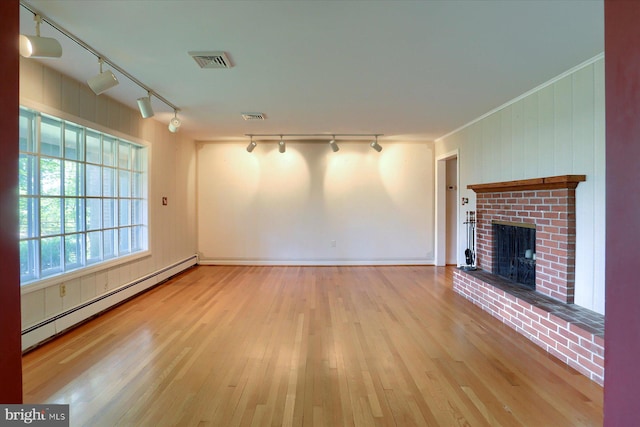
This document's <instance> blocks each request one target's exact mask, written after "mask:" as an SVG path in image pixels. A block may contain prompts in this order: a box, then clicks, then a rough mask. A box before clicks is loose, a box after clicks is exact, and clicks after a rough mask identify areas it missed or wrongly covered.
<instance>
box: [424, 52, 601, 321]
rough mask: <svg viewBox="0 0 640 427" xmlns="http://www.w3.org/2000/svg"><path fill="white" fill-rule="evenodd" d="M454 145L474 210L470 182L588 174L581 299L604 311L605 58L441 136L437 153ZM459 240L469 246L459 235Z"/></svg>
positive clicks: (580, 218) (582, 213) (580, 193)
mask: <svg viewBox="0 0 640 427" xmlns="http://www.w3.org/2000/svg"><path fill="white" fill-rule="evenodd" d="M454 149H459V150H460V156H459V158H458V165H459V168H460V197H469V201H470V202H471V204H470V205H468V206H469V208H468V209H469V210H474V209H475V200H476V199H475V193H474V192H473V191H471V190H467V189H466V187H467V185H469V184H480V183H490V182H499V181H510V180H517V179H526V178H537V177H545V176H554V175H566V174H585V175H586V176H587V180H586V182H582V183H580V184H579V185H578V187H577V190H576V210H577V213H576V215H577V230H576V243H577V250H576V295H575V302H576V304H578V305H581V306H583V307H586V308H589V309H592V310H594V311H597V312H599V313H604V261H605V259H604V257H605V252H604V237H605V236H604V230H605V110H604V59H603V58H602V57H598V58H595V59H594V60H592V61H589V62H588V63H586V64H583V65H581V66H579V67H576V69H574V70H571V71H570V72H568V73H566V74H565V75H563V76H560V77H559V78H558V79H554V81H552V82H549V84H547V85H543V86H542V87H540V88H538V89H537V90H534V91H532V92H531V93H528V94H526V96H524V97H521V98H519V99H518V100H516V101H514V102H513V103H510V104H508V105H506V106H505V107H504V108H501V109H499V110H498V111H495V112H493V113H491V114H489V115H487V116H485V117H483V118H481V119H479V120H478V121H476V122H473V123H472V124H470V125H469V126H466V127H463V128H461V129H460V130H458V131H456V132H454V133H452V134H450V135H448V136H445V137H444V138H441V139H439V140H438V141H436V144H435V150H436V157H437V156H438V155H441V154H442V153H447V152H450V151H452V150H454ZM462 216H463V215H462ZM462 229H463V228H462V224H460V227H459V230H462ZM462 234H464V233H462ZM460 237H462V236H460ZM458 247H459V248H460V249H459V251H462V250H464V243H463V242H460V240H459V244H458ZM459 253H460V252H459ZM460 259H462V258H460Z"/></svg>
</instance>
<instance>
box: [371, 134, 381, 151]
mask: <svg viewBox="0 0 640 427" xmlns="http://www.w3.org/2000/svg"><path fill="white" fill-rule="evenodd" d="M369 145H370V146H371V148H373V149H374V150H376V151H377V152H378V153H379V152H381V151H382V147H381V146H380V144H378V137H377V136H376V140H375V141H372V142H371V144H369Z"/></svg>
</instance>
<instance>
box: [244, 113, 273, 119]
mask: <svg viewBox="0 0 640 427" xmlns="http://www.w3.org/2000/svg"><path fill="white" fill-rule="evenodd" d="M242 118H243V119H245V120H266V119H267V117H266V116H265V115H264V113H242Z"/></svg>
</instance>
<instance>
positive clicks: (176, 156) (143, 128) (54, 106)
mask: <svg viewBox="0 0 640 427" xmlns="http://www.w3.org/2000/svg"><path fill="white" fill-rule="evenodd" d="M20 97H21V103H22V104H23V105H27V106H31V107H34V106H35V107H38V108H40V109H43V110H46V112H49V113H52V114H55V115H57V116H58V117H61V118H63V119H67V120H71V121H76V122H79V123H80V124H83V125H89V126H94V127H95V128H96V129H98V130H104V131H107V132H112V133H113V134H115V135H118V136H124V137H127V136H129V137H131V138H135V139H138V140H143V141H145V142H147V143H148V144H149V147H150V150H149V152H150V157H151V161H150V170H149V173H150V184H149V221H150V229H149V237H150V252H151V254H150V255H149V256H146V257H143V258H140V259H137V260H135V261H131V262H126V263H124V264H122V263H121V264H117V265H109V266H108V267H105V268H100V269H98V270H96V271H92V272H91V273H89V274H75V275H74V276H73V277H72V278H70V279H69V278H66V279H65V280H64V281H60V282H58V281H54V282H51V281H48V285H47V286H46V287H44V288H40V289H38V286H35V288H36V289H35V290H34V287H31V286H29V287H26V288H23V294H22V327H23V330H25V329H27V328H29V327H31V326H33V325H36V324H39V323H40V322H43V321H47V320H49V319H52V318H54V317H56V316H57V315H59V314H60V313H65V312H67V311H68V310H70V309H73V308H74V307H75V308H77V307H79V306H81V305H83V304H84V303H86V302H89V301H94V300H96V299H98V298H100V297H101V296H104V295H105V294H107V293H109V292H111V291H113V290H115V289H117V288H119V287H122V286H123V285H127V284H130V283H132V282H135V281H138V280H140V279H141V278H145V277H148V276H153V277H151V278H150V279H148V280H146V281H145V283H144V286H150V285H152V284H154V283H157V282H158V281H160V280H162V279H163V278H165V277H166V276H167V275H168V274H170V273H171V272H174V273H175V272H176V269H177V270H179V269H180V268H184V266H185V265H186V264H193V263H195V257H194V255H195V253H196V229H195V225H196V221H195V218H196V212H195V206H196V203H195V170H196V159H195V142H194V141H192V140H190V139H189V138H187V137H186V136H184V135H182V134H180V133H177V134H172V133H170V132H169V131H168V130H167V127H166V124H165V123H161V122H158V121H156V120H153V119H147V120H143V119H142V118H141V117H140V114H139V112H138V111H137V110H133V109H130V108H128V107H126V106H124V105H122V104H119V103H117V102H115V101H113V100H112V99H110V98H108V97H107V96H106V95H100V96H95V95H94V94H93V92H91V90H90V89H89V88H88V87H87V85H86V84H85V83H84V82H77V81H75V80H73V79H70V78H68V77H66V76H64V75H61V74H60V73H58V72H56V71H54V70H52V69H50V68H47V67H45V66H43V65H42V64H41V63H39V62H36V61H33V60H28V59H23V58H21V62H20ZM163 196H166V197H168V200H169V204H168V206H162V205H161V198H162V197H163ZM190 257H194V258H193V261H187V262H186V264H185V262H184V261H185V260H187V259H189V258H190ZM176 264H180V266H178V267H174V268H170V269H168V270H167V271H164V270H165V269H167V268H168V267H171V266H174V265H176ZM158 273H161V274H158ZM60 283H64V284H65V285H66V296H64V297H61V296H60V291H59V284H60ZM139 288H140V287H139ZM131 292H133V290H130V291H129V293H131ZM105 300H106V299H105ZM111 300H114V298H111ZM114 301H115V300H114ZM101 308H102V309H104V308H107V306H105V304H104V302H103V303H102V304H101ZM84 312H85V313H86V312H88V311H87V310H85V311H84ZM76 320H82V319H78V316H76ZM72 323H73V322H72ZM62 324H63V325H65V326H67V327H68V326H69V322H66V323H65V322H63V323H62ZM59 329H60V325H58V326H55V325H53V324H50V325H47V326H46V327H43V329H42V330H41V331H39V332H38V331H35V332H34V333H33V334H31V335H30V336H28V337H26V338H25V336H23V347H29V346H31V345H33V344H35V343H37V342H38V341H39V340H40V339H44V338H46V337H47V336H49V335H51V334H52V333H56V332H59Z"/></svg>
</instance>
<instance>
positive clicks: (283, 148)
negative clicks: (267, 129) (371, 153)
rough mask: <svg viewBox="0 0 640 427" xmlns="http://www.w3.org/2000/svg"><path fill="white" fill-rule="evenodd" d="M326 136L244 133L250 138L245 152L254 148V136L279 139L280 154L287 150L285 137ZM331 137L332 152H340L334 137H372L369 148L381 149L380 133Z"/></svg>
mask: <svg viewBox="0 0 640 427" xmlns="http://www.w3.org/2000/svg"><path fill="white" fill-rule="evenodd" d="M327 135H328V134H326V133H281V134H278V133H245V136H248V137H249V138H250V142H249V145H248V146H247V151H248V152H249V153H251V152H252V151H253V149H254V148H255V147H256V143H255V141H254V140H253V138H254V137H256V136H266V137H275V136H277V137H280V139H279V140H277V141H278V151H280V152H281V153H284V152H285V151H286V150H287V147H286V144H285V142H284V137H285V136H302V137H310V136H320V137H325V138H326V137H327ZM329 135H330V136H331V139H330V140H329V146H330V147H331V150H333V152H334V153H335V152H337V151H339V150H340V147H338V143H337V142H336V136H346V137H349V136H351V137H363V136H373V137H375V138H376V140H375V141H373V142H371V143H370V144H369V145H370V146H371V148H373V149H374V150H376V151H377V152H378V153H379V152H380V151H382V147H381V146H380V145H379V144H378V137H379V136H382V135H383V134H382V133H335V134H329Z"/></svg>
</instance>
